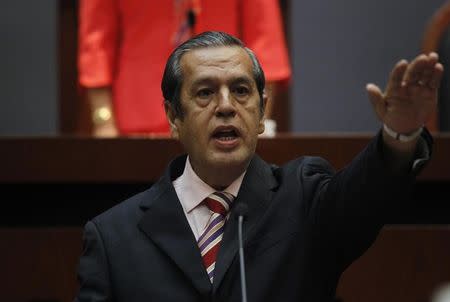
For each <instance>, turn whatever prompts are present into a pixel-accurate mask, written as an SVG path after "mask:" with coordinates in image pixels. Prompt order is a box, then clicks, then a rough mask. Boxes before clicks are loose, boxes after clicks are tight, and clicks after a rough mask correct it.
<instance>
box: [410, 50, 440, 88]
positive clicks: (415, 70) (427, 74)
mask: <svg viewBox="0 0 450 302" xmlns="http://www.w3.org/2000/svg"><path fill="white" fill-rule="evenodd" d="M438 59H439V58H438V55H437V54H436V53H434V52H432V53H430V54H429V55H425V54H422V55H419V56H418V57H416V58H415V59H414V60H413V61H412V62H411V63H410V64H409V65H408V67H407V69H406V72H405V74H404V78H403V83H402V86H408V87H413V86H419V87H427V88H431V89H435V88H437V87H438V86H439V82H440V79H441V77H442V72H443V67H442V65H441V64H440V63H438Z"/></svg>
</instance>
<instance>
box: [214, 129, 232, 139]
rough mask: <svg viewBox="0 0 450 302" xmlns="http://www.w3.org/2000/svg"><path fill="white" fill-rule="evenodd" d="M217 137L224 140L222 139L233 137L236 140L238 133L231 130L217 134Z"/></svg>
mask: <svg viewBox="0 0 450 302" xmlns="http://www.w3.org/2000/svg"><path fill="white" fill-rule="evenodd" d="M215 136H216V137H219V138H222V137H231V138H234V137H236V133H235V132H234V130H230V131H221V132H218V133H216V135H215Z"/></svg>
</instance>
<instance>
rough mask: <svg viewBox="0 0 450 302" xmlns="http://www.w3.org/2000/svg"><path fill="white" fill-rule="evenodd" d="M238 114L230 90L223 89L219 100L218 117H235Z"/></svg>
mask: <svg viewBox="0 0 450 302" xmlns="http://www.w3.org/2000/svg"><path fill="white" fill-rule="evenodd" d="M235 114H236V108H235V103H234V100H233V96H232V94H231V93H230V90H229V89H222V90H221V91H220V93H219V97H218V100H217V108H216V115H217V116H221V117H233V116H234V115H235Z"/></svg>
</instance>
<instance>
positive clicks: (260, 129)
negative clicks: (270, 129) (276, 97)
mask: <svg viewBox="0 0 450 302" xmlns="http://www.w3.org/2000/svg"><path fill="white" fill-rule="evenodd" d="M262 101H263V110H262V112H261V118H260V120H259V124H258V134H262V133H264V130H266V126H265V124H264V120H265V119H266V106H267V102H268V101H269V97H268V96H267V93H266V90H265V89H264V91H263V95H262Z"/></svg>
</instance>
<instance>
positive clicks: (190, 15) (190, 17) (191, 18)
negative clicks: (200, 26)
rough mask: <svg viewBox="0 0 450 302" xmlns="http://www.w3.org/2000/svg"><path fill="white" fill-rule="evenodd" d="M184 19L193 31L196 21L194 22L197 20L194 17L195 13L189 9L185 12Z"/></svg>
mask: <svg viewBox="0 0 450 302" xmlns="http://www.w3.org/2000/svg"><path fill="white" fill-rule="evenodd" d="M186 19H187V24H188V27H189V28H191V29H193V28H194V26H195V24H196V23H197V20H196V19H197V18H196V15H195V12H194V10H193V9H190V10H188V11H187V13H186Z"/></svg>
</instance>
